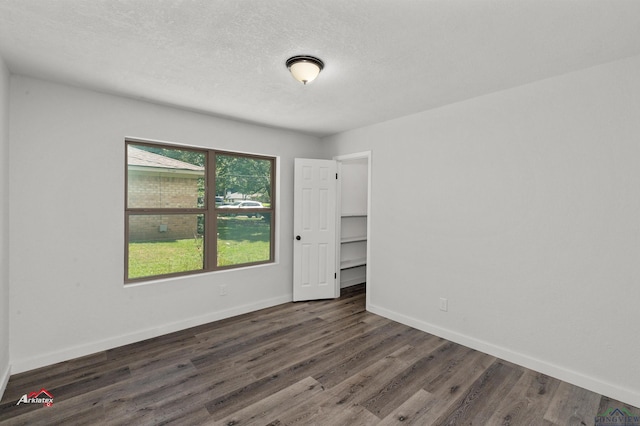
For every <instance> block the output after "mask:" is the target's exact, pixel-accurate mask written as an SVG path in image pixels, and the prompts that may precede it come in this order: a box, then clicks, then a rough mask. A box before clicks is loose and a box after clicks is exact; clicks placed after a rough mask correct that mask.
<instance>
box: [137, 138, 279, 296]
mask: <svg viewBox="0 0 640 426" xmlns="http://www.w3.org/2000/svg"><path fill="white" fill-rule="evenodd" d="M129 145H134V146H149V147H154V148H166V149H177V150H182V151H193V152H199V153H202V154H204V155H205V161H204V163H205V164H204V172H205V175H204V199H205V202H204V205H203V206H202V207H193V208H175V207H171V208H162V207H129V194H128V192H129V164H128V159H129V154H128V151H129V148H128V147H129ZM217 155H224V156H233V157H241V158H250V159H258V160H267V161H269V162H270V163H271V170H270V172H271V173H270V176H269V179H270V187H271V188H270V194H271V197H270V198H271V199H270V203H269V207H264V206H263V207H257V208H243V209H242V211H243V212H246V213H252V212H256V213H268V214H269V216H270V235H269V239H270V240H269V259H267V260H260V261H255V262H247V263H240V264H233V265H226V266H218V214H232V213H233V212H232V211H230V209H226V208H220V207H219V206H217V205H216V202H215V201H216V196H217V194H216V156H217ZM124 157H125V160H124V162H125V164H124V166H125V167H124V168H125V180H124V204H125V205H124V234H125V235H124V283H125V284H134V283H143V282H148V281H154V280H159V279H165V278H173V277H181V276H190V275H197V274H202V273H208V272H215V271H225V270H230V269H240V268H246V267H250V266H256V265H264V264H271V263H275V257H276V256H275V249H276V241H275V236H276V229H275V228H276V223H277V221H276V202H277V194H276V188H277V184H276V181H275V179H276V176H277V173H276V167H277V164H278V162H277V157H276V156H269V155H262V154H249V153H243V152H234V151H227V150H220V149H213V148H203V147H194V146H188V145H180V144H174V143H164V142H152V141H147V140H141V139H132V138H125V154H124ZM179 214H185V215H203V216H204V235H203V239H204V242H203V251H204V256H203V265H202V269H197V270H191V271H183V272H172V273H168V274H159V275H149V276H144V277H137V278H129V222H130V218H131V217H132V216H136V215H179Z"/></svg>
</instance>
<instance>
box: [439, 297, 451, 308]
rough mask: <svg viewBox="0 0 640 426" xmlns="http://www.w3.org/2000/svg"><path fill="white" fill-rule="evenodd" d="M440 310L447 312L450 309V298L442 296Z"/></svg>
mask: <svg viewBox="0 0 640 426" xmlns="http://www.w3.org/2000/svg"><path fill="white" fill-rule="evenodd" d="M440 310H441V311H444V312H447V311H448V310H449V300H447V299H445V298H444V297H441V298H440Z"/></svg>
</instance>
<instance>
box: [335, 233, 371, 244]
mask: <svg viewBox="0 0 640 426" xmlns="http://www.w3.org/2000/svg"><path fill="white" fill-rule="evenodd" d="M359 241H367V236H366V235H361V236H357V237H343V238H342V239H341V240H340V242H341V243H342V244H346V243H357V242H359Z"/></svg>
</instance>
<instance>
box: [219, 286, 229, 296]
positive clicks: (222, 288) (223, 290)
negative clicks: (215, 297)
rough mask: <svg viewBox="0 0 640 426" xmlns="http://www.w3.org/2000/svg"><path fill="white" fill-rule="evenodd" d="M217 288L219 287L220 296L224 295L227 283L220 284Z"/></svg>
mask: <svg viewBox="0 0 640 426" xmlns="http://www.w3.org/2000/svg"><path fill="white" fill-rule="evenodd" d="M219 289H220V296H226V295H227V285H226V284H220V286H219Z"/></svg>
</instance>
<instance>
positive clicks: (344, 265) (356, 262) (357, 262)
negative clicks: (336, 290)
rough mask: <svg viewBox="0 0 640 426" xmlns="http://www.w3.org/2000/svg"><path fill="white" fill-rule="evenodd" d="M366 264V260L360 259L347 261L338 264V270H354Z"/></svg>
mask: <svg viewBox="0 0 640 426" xmlns="http://www.w3.org/2000/svg"><path fill="white" fill-rule="evenodd" d="M366 264H367V258H366V257H361V258H359V259H347V260H343V261H342V262H340V269H349V268H356V267H358V266H364V265H366Z"/></svg>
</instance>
